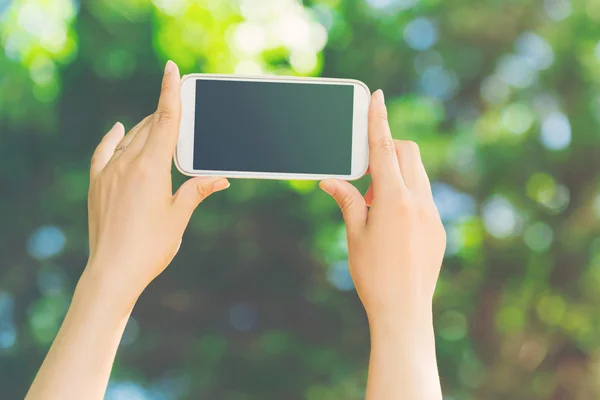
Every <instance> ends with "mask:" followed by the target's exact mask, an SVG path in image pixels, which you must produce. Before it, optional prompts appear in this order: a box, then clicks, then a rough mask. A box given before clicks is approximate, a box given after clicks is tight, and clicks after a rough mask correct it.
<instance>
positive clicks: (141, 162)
mask: <svg viewBox="0 0 600 400" xmlns="http://www.w3.org/2000/svg"><path fill="white" fill-rule="evenodd" d="M151 167H152V163H150V161H149V160H148V159H147V158H143V157H140V158H139V159H138V160H136V162H135V163H134V164H133V165H132V166H131V168H130V170H131V172H132V174H133V175H134V176H135V177H136V179H145V178H147V177H149V176H150V175H151V174H152V172H151Z"/></svg>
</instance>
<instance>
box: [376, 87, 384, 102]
mask: <svg viewBox="0 0 600 400" xmlns="http://www.w3.org/2000/svg"><path fill="white" fill-rule="evenodd" d="M373 100H374V101H376V102H377V103H378V104H385V98H384V96H383V90H381V89H377V91H376V92H375V93H374V94H373Z"/></svg>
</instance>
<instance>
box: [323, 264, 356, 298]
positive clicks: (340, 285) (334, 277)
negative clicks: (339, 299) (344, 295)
mask: <svg viewBox="0 0 600 400" xmlns="http://www.w3.org/2000/svg"><path fill="white" fill-rule="evenodd" d="M327 281H328V282H329V283H330V284H331V285H332V286H333V287H335V288H336V289H338V290H341V291H349V290H352V289H354V282H353V281H352V276H350V271H349V269H348V261H338V262H335V263H333V264H331V265H330V266H329V268H328V269H327Z"/></svg>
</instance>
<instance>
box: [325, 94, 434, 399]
mask: <svg viewBox="0 0 600 400" xmlns="http://www.w3.org/2000/svg"><path fill="white" fill-rule="evenodd" d="M369 151H370V161H369V163H370V165H369V169H370V173H371V177H372V183H371V186H370V187H369V189H368V191H367V193H366V195H365V196H364V197H363V196H362V194H361V193H360V192H359V191H358V190H357V189H356V188H355V187H354V186H353V185H352V184H350V183H349V182H346V181H342V180H326V181H322V182H321V188H322V189H323V190H325V191H326V192H327V193H329V194H330V195H332V196H333V198H334V199H335V200H336V201H337V203H338V205H339V206H340V209H341V210H342V214H343V216H344V220H345V223H346V231H347V238H348V264H349V269H350V274H351V275H352V279H353V281H354V284H355V286H356V290H357V292H358V295H359V297H360V299H361V301H362V303H363V306H364V308H365V311H366V313H367V316H368V320H369V328H370V333H371V357H370V364H369V375H368V383H367V400H388V399H389V400H401V399H407V400H408V399H423V400H430V399H431V400H437V399H442V392H441V386H440V380H439V376H438V370H437V362H436V354H435V338H434V331H433V316H432V298H433V292H434V290H435V286H436V282H437V278H438V275H439V272H440V268H441V265H442V259H443V256H444V251H445V247H446V234H445V231H444V227H443V225H442V222H441V219H440V216H439V213H438V211H437V208H436V207H435V204H434V202H433V196H432V193H431V185H430V183H429V179H428V177H427V173H426V172H425V168H424V166H423V163H422V162H421V156H420V152H419V147H418V146H417V145H416V144H415V143H413V142H409V141H398V140H396V141H395V140H393V139H392V135H391V132H390V128H389V124H388V121H387V110H386V107H385V102H384V96H383V92H382V91H381V90H378V91H377V92H375V93H374V94H373V96H372V99H371V105H370V109H369Z"/></svg>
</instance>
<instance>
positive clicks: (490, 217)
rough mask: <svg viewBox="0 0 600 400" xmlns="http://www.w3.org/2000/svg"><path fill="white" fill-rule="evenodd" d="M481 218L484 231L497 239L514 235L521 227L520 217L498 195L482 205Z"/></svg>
mask: <svg viewBox="0 0 600 400" xmlns="http://www.w3.org/2000/svg"><path fill="white" fill-rule="evenodd" d="M482 217H483V223H484V225H485V228H486V230H487V231H488V232H489V233H490V235H492V236H494V237H496V238H498V239H504V238H507V237H509V236H512V235H514V234H516V233H517V232H518V231H519V229H520V227H521V217H520V216H519V214H518V213H517V211H516V210H515V208H514V206H513V205H512V204H511V203H510V201H508V199H506V198H505V197H503V196H500V195H494V196H492V197H491V198H489V199H488V200H487V201H486V202H485V203H484V205H483V210H482Z"/></svg>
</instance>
